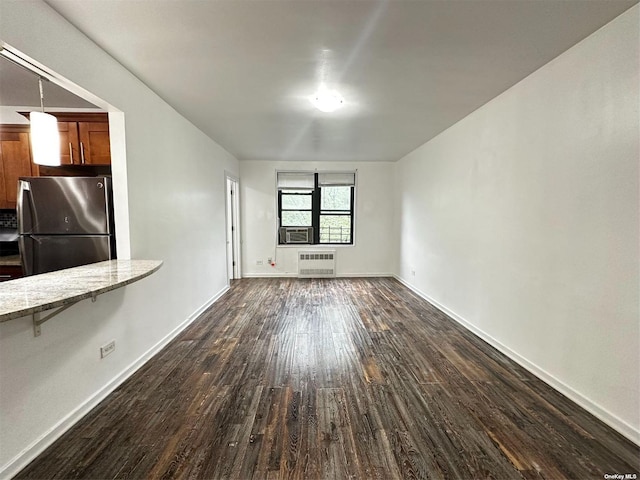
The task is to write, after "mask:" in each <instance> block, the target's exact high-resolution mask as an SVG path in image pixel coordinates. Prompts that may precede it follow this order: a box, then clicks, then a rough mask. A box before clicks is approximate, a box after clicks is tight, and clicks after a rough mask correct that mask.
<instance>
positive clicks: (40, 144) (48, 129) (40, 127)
mask: <svg viewBox="0 0 640 480" xmlns="http://www.w3.org/2000/svg"><path fill="white" fill-rule="evenodd" d="M38 86H39V87H40V108H41V110H42V112H31V113H30V114H29V120H30V121H31V152H32V154H33V163H37V164H38V165H47V166H52V167H55V166H58V165H60V133H59V132H58V120H57V119H56V117H54V116H53V115H50V114H48V113H44V92H43V90H42V77H40V76H39V77H38Z"/></svg>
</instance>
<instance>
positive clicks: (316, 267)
mask: <svg viewBox="0 0 640 480" xmlns="http://www.w3.org/2000/svg"><path fill="white" fill-rule="evenodd" d="M335 276H336V251H335V250H319V251H311V250H301V251H299V252H298V277H300V278H327V277H335Z"/></svg>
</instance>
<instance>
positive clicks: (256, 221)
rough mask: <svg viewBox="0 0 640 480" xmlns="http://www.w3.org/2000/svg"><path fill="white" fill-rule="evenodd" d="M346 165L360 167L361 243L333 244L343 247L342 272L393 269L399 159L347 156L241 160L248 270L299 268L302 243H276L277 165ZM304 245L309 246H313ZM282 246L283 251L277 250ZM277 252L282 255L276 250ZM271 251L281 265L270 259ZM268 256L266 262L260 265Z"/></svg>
mask: <svg viewBox="0 0 640 480" xmlns="http://www.w3.org/2000/svg"><path fill="white" fill-rule="evenodd" d="M314 169H318V170H319V171H345V170H351V171H353V170H357V171H358V172H357V175H356V177H357V179H356V199H355V207H356V211H355V227H354V229H355V245H353V246H335V245H332V246H330V247H329V246H327V247H318V246H313V247H312V248H313V249H314V250H315V249H317V248H330V249H335V250H336V251H337V254H336V258H337V260H336V270H337V272H336V273H337V275H339V276H360V275H390V274H392V272H393V251H394V250H395V243H394V242H395V237H396V232H394V231H393V229H392V228H391V222H392V220H393V198H394V193H393V189H392V188H391V187H392V184H393V179H392V176H393V164H391V163H362V162H357V163H342V162H318V163H307V162H304V163H302V162H267V161H244V160H243V161H241V162H240V177H241V180H240V201H241V205H240V210H241V222H242V228H241V236H242V275H243V276H244V277H247V276H283V275H288V274H292V275H295V274H297V271H298V266H297V265H298V264H297V256H296V253H297V252H298V250H299V248H297V247H290V246H281V247H277V248H276V222H277V220H276V217H277V213H278V212H277V195H276V170H307V171H309V170H314ZM303 249H306V250H308V249H309V247H308V246H307V247H305V248H303ZM276 250H277V252H276ZM276 253H277V256H276ZM269 257H275V258H276V259H277V261H276V266H275V267H271V266H269V265H268V264H267V259H268V258H269ZM258 260H262V262H263V265H262V266H260V265H256V262H257V261H258Z"/></svg>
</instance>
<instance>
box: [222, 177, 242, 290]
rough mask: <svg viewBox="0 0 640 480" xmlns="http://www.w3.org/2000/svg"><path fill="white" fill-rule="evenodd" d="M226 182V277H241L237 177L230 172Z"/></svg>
mask: <svg viewBox="0 0 640 480" xmlns="http://www.w3.org/2000/svg"><path fill="white" fill-rule="evenodd" d="M225 184H226V197H225V198H226V207H227V208H226V227H227V228H226V231H227V279H228V283H229V284H231V280H233V279H236V278H241V274H240V271H241V270H240V229H239V228H238V225H239V224H240V222H239V221H238V218H239V206H240V202H239V201H238V179H237V178H236V177H234V176H232V175H230V174H228V173H227V174H226V176H225Z"/></svg>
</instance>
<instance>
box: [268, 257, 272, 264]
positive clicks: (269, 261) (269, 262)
mask: <svg viewBox="0 0 640 480" xmlns="http://www.w3.org/2000/svg"><path fill="white" fill-rule="evenodd" d="M267 263H268V264H269V265H271V263H273V262H271V257H269V258H267Z"/></svg>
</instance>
